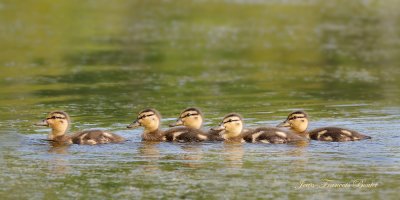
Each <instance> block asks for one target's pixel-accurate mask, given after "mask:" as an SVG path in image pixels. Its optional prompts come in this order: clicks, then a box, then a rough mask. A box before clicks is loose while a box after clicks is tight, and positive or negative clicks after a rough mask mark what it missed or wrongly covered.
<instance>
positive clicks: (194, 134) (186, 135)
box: [164, 127, 209, 142]
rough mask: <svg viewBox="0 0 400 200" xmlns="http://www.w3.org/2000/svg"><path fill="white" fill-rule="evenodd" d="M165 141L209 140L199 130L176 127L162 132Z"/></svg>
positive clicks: (207, 136) (205, 134)
mask: <svg viewBox="0 0 400 200" xmlns="http://www.w3.org/2000/svg"><path fill="white" fill-rule="evenodd" d="M164 134H165V137H166V140H167V141H170V142H171V141H177V142H202V141H206V140H208V139H209V135H208V134H207V133H204V132H203V131H201V130H199V129H194V128H189V127H177V128H172V129H169V130H166V131H165V132H164Z"/></svg>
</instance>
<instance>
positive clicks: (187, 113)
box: [169, 108, 203, 129]
mask: <svg viewBox="0 0 400 200" xmlns="http://www.w3.org/2000/svg"><path fill="white" fill-rule="evenodd" d="M202 124H203V113H201V111H200V109H198V108H187V109H185V110H184V111H182V112H181V114H180V115H179V118H178V119H177V120H176V122H174V123H172V124H170V125H169V126H170V127H174V126H182V125H183V126H186V127H189V128H195V129H200V128H201V125H202Z"/></svg>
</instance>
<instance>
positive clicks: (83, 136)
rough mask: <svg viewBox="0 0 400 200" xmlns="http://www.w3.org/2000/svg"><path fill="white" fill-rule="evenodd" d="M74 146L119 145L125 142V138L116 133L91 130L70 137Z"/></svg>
mask: <svg viewBox="0 0 400 200" xmlns="http://www.w3.org/2000/svg"><path fill="white" fill-rule="evenodd" d="M70 137H71V140H72V143H74V144H89V145H95V144H106V143H119V142H123V141H125V138H123V137H121V136H119V135H116V134H114V133H110V132H105V131H101V130H89V131H81V132H77V133H75V134H73V135H71V136H70Z"/></svg>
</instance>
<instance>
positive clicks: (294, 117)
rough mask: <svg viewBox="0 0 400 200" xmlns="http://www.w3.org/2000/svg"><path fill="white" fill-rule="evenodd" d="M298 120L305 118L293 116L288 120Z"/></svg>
mask: <svg viewBox="0 0 400 200" xmlns="http://www.w3.org/2000/svg"><path fill="white" fill-rule="evenodd" d="M300 118H305V117H304V116H301V117H297V116H293V117H290V118H289V120H292V119H300Z"/></svg>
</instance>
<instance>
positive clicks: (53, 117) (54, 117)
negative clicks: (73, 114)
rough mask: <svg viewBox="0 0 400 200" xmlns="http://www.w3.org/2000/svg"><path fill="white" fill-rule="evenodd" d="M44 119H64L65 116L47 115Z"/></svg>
mask: <svg viewBox="0 0 400 200" xmlns="http://www.w3.org/2000/svg"><path fill="white" fill-rule="evenodd" d="M46 119H65V117H57V116H51V117H48V118H46Z"/></svg>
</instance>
